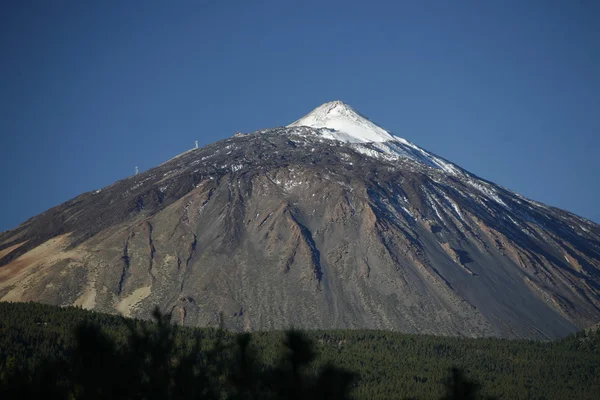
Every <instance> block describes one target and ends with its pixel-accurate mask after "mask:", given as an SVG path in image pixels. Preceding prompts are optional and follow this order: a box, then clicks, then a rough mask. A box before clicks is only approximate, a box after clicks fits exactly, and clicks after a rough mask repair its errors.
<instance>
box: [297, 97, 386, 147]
mask: <svg viewBox="0 0 600 400" xmlns="http://www.w3.org/2000/svg"><path fill="white" fill-rule="evenodd" d="M293 126H308V127H311V128H327V129H330V130H331V131H332V133H331V138H332V139H337V140H341V141H343V142H351V143H365V142H387V141H389V140H395V139H396V138H395V137H394V136H393V135H392V134H391V133H389V132H388V131H386V130H385V129H383V128H381V127H379V126H377V125H375V124H374V123H373V122H371V121H369V120H368V119H367V118H365V117H363V116H362V115H360V114H359V113H357V112H356V111H355V110H354V109H353V108H352V107H350V106H349V105H347V104H345V103H343V102H341V101H339V100H337V101H332V102H329V103H325V104H323V105H320V106H319V107H317V108H315V109H314V110H313V111H311V112H310V113H308V114H307V115H306V116H304V117H302V118H300V119H299V120H297V121H295V122H293V123H291V124H290V125H288V127H293Z"/></svg>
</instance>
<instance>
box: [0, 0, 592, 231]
mask: <svg viewBox="0 0 600 400" xmlns="http://www.w3.org/2000/svg"><path fill="white" fill-rule="evenodd" d="M598 21H600V2H599V1H596V0H580V1H574V0H562V1H551V0H541V1H535V0H526V1H522V0H518V1H511V0H490V1H461V0H459V1H446V0H439V1H412V2H401V1H389V2H376V1H372V0H370V1H353V0H346V1H343V2H337V1H329V0H328V1H308V0H304V1H286V0H277V1H259V0H257V1H245V0H244V1H242V0H240V1H225V0H223V1H217V0H214V1H202V0H194V1H162V0H161V1H147V0H144V1H108V0H107V1H105V0H103V1H100V0H89V1H81V0H73V1H64V0H54V1H39V0H30V1H23V0H7V1H4V2H2V4H1V5H0V57H1V58H0V178H1V179H2V186H1V187H2V193H1V195H0V231H2V230H6V229H10V228H13V227H15V226H16V225H18V224H19V223H21V222H23V221H24V220H25V219H27V218H29V217H31V216H33V215H35V214H38V213H40V212H42V211H44V210H46V209H47V208H49V207H51V206H54V205H57V204H60V203H62V202H64V201H66V200H68V199H70V198H72V197H75V196H77V195H78V194H80V193H82V192H85V191H89V190H94V189H98V188H101V187H104V186H106V185H109V184H111V183H112V182H114V181H116V180H118V179H121V178H124V177H126V176H127V175H130V174H132V173H133V170H134V167H135V166H136V165H139V167H140V170H142V171H143V170H146V169H149V168H151V167H153V166H155V165H157V164H159V163H161V162H163V161H165V160H167V159H169V158H171V157H173V156H175V155H176V154H178V153H180V152H182V151H184V150H186V149H188V148H190V147H192V146H193V143H194V140H198V141H199V142H200V145H204V144H208V143H211V142H215V141H217V140H220V139H223V138H227V137H229V136H232V135H233V134H234V133H235V132H236V131H242V132H251V131H254V130H257V129H260V128H267V127H274V126H280V125H285V124H288V123H290V122H292V121H293V120H295V119H297V118H299V117H301V116H302V115H304V114H306V113H308V112H309V111H311V110H312V109H313V108H314V107H316V106H318V105H320V104H321V103H324V102H327V101H331V100H342V101H344V102H346V103H348V104H350V105H352V106H353V107H354V108H355V109H357V110H358V111H360V112H361V113H362V114H364V115H367V116H368V117H369V118H370V119H372V120H373V121H375V122H376V123H378V124H379V125H381V126H383V127H385V128H387V129H389V130H391V131H392V132H393V133H394V134H396V135H398V136H401V137H404V138H406V139H408V140H410V141H412V142H414V143H416V144H417V145H419V146H421V147H423V148H426V149H428V150H430V151H433V152H435V153H436V154H438V155H440V156H442V157H444V158H447V159H449V160H451V161H453V162H455V163H457V164H459V165H461V166H462V167H464V168H466V169H468V170H469V171H471V172H473V173H475V174H477V175H479V176H481V177H483V178H486V179H489V180H491V181H494V182H496V183H498V184H500V185H503V186H505V187H507V188H509V189H512V190H515V191H517V192H519V193H521V194H523V195H525V196H527V197H530V198H532V199H535V200H538V201H541V202H544V203H547V204H549V205H553V206H557V207H561V208H565V209H567V210H569V211H572V212H575V213H577V214H579V215H582V216H584V217H587V218H589V219H592V220H595V221H596V222H600V209H599V206H598V205H599V204H600V202H599V197H600V176H599V172H600V166H599V162H600V157H599V154H598V153H599V150H600V23H599V22H598Z"/></svg>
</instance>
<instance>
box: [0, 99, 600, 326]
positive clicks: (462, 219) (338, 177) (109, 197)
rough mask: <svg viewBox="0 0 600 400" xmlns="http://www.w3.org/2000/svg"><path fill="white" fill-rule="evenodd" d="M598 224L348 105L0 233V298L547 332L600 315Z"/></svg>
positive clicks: (237, 318) (204, 321)
mask: <svg viewBox="0 0 600 400" xmlns="http://www.w3.org/2000/svg"><path fill="white" fill-rule="evenodd" d="M599 294H600V226H599V225H597V224H594V223H592V222H590V221H587V220H585V219H583V218H580V217H578V216H576V215H573V214H571V213H568V212H566V211H563V210H559V209H556V208H551V207H547V206H545V205H543V204H540V203H537V202H534V201H531V200H528V199H525V198H523V197H522V196H520V195H518V194H516V193H513V192H511V191H509V190H507V189H504V188H502V187H499V186H497V185H495V184H493V183H491V182H487V181H485V180H483V179H480V178H478V177H476V176H474V175H472V174H470V173H468V172H467V171H464V170H463V169H461V168H460V167H458V166H456V165H454V164H452V163H450V162H448V161H446V160H444V159H442V158H440V157H438V156H436V155H434V154H432V153H429V152H427V151H425V150H423V149H420V148H419V147H417V146H415V145H414V144H412V143H410V142H408V141H406V140H404V139H401V138H397V137H395V136H393V135H392V134H391V133H389V132H388V131H385V130H384V129H382V128H380V127H378V126H376V125H375V124H373V123H372V122H371V121H369V120H367V119H366V118H364V117H362V116H361V115H360V114H358V113H356V112H355V111H354V110H353V109H352V108H350V107H348V106H346V105H345V104H343V103H341V102H332V103H327V104H324V105H323V106H321V107H319V108H317V109H316V110H315V111H314V112H313V113H311V114H309V115H308V116H306V117H304V118H303V119H301V120H299V121H296V122H295V123H293V124H291V125H290V126H288V127H281V128H275V129H267V130H262V131H258V132H254V133H252V134H246V135H236V136H234V137H232V138H230V139H227V140H223V141H220V142H217V143H214V144H212V145H209V146H206V147H204V148H201V149H195V150H190V151H187V152H185V153H183V154H181V155H179V156H177V157H175V158H173V159H172V160H169V161H168V162H166V163H164V164H162V165H159V166H158V167H156V168H153V169H151V170H149V171H147V172H144V173H141V174H139V175H136V176H132V177H129V178H127V179H124V180H121V181H118V182H116V183H114V184H113V185H111V186H108V187H106V188H103V189H101V190H98V191H95V192H90V193H84V194H82V195H80V196H78V197H76V198H74V199H72V200H70V201H68V202H66V203H64V204H62V205H60V206H57V207H54V208H52V209H50V210H48V211H46V212H44V213H42V214H40V215H38V216H36V217H34V218H32V219H30V220H28V221H26V222H25V223H23V224H22V225H21V226H19V227H18V228H16V229H14V230H12V231H8V232H4V233H2V234H0V300H2V301H28V300H33V301H40V302H46V303H51V304H59V305H63V304H77V305H81V306H82V307H85V308H90V309H96V310H101V311H107V312H114V313H116V312H119V313H123V314H125V315H131V316H136V317H142V318H145V317H148V316H149V315H150V311H151V309H152V307H153V306H154V305H156V304H158V305H159V306H160V307H161V308H162V309H163V310H166V311H169V312H172V318H173V320H174V321H177V322H178V323H182V324H186V325H210V324H215V323H217V321H218V315H219V313H220V312H223V314H224V317H225V322H226V324H227V325H228V326H229V327H231V328H235V329H240V330H242V329H247V330H258V329H279V328H286V327H290V326H292V325H293V326H296V327H303V328H358V327H361V328H382V329H394V330H401V331H406V332H420V333H433V334H445V335H462V336H500V337H525V338H556V337H561V336H564V335H566V334H568V333H570V332H573V331H575V330H577V329H580V328H585V327H588V326H590V325H593V324H594V323H597V322H598V321H600V296H599Z"/></svg>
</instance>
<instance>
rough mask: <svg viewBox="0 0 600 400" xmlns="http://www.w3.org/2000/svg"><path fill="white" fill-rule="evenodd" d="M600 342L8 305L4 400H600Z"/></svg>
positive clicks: (0, 313)
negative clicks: (202, 320) (178, 320)
mask: <svg viewBox="0 0 600 400" xmlns="http://www.w3.org/2000/svg"><path fill="white" fill-rule="evenodd" d="M599 390H600V334H599V333H598V331H595V332H592V331H589V332H580V333H578V334H577V335H573V336H571V337H568V338H565V339H563V340H560V341H554V342H533V341H511V340H499V339H464V338H452V337H436V336H419V335H408V334H402V333H397V332H388V331H372V330H330V331H305V332H300V331H289V332H256V333H252V334H248V333H235V332H228V331H225V330H223V329H218V328H216V329H215V328H202V329H200V328H186V327H178V326H174V325H172V324H171V323H170V317H169V316H168V315H163V314H161V313H160V312H159V311H158V310H156V311H155V314H154V322H150V321H141V320H135V319H128V318H123V317H119V316H114V315H107V314H102V313H97V312H90V311H85V310H82V309H78V308H73V307H65V308H61V307H54V306H49V305H43V304H37V303H14V304H11V303H0V398H48V397H49V396H50V397H51V398H63V399H107V398H111V399H315V400H318V399H405V398H424V399H433V398H440V399H475V398H506V399H509V398H510V399H520V398H523V399H553V398H556V399H559V398H590V399H591V398H597V397H595V396H597V393H599Z"/></svg>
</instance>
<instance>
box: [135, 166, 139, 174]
mask: <svg viewBox="0 0 600 400" xmlns="http://www.w3.org/2000/svg"><path fill="white" fill-rule="evenodd" d="M139 173H140V171H139V169H138V167H135V175H137V174H139Z"/></svg>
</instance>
